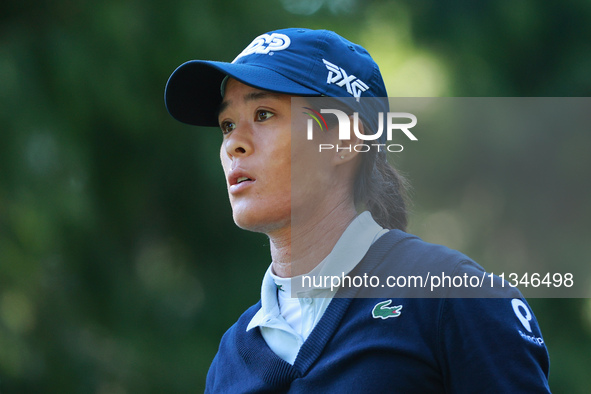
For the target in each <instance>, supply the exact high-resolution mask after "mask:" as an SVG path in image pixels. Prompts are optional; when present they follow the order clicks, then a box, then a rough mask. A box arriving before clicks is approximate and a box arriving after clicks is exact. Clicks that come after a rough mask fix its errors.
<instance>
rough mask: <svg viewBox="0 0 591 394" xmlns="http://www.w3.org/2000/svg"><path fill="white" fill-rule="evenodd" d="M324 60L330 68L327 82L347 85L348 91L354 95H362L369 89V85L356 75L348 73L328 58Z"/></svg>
mask: <svg viewBox="0 0 591 394" xmlns="http://www.w3.org/2000/svg"><path fill="white" fill-rule="evenodd" d="M322 61H323V62H324V65H326V68H327V69H328V77H327V78H326V83H327V84H329V85H330V84H331V83H336V84H337V86H341V87H342V86H345V85H347V92H348V93H349V94H350V95H351V96H353V97H361V93H363V92H365V91H366V90H368V89H369V86H367V85H366V84H365V82H363V81H362V80H361V79H359V78H357V77H356V76H355V75H353V74H351V75H347V72H346V71H345V70H343V68H342V67H339V66H337V65H336V64H332V63H331V62H329V61H328V60H326V59H322Z"/></svg>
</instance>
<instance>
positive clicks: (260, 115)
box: [256, 109, 275, 122]
mask: <svg viewBox="0 0 591 394" xmlns="http://www.w3.org/2000/svg"><path fill="white" fill-rule="evenodd" d="M273 116H275V114H274V113H273V112H271V111H267V110H264V109H261V110H258V111H257V114H256V121H257V122H262V121H264V120H267V119H269V118H271V117H273Z"/></svg>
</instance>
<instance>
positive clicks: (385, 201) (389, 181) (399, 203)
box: [353, 149, 408, 231]
mask: <svg viewBox="0 0 591 394" xmlns="http://www.w3.org/2000/svg"><path fill="white" fill-rule="evenodd" d="M406 190H407V182H406V180H405V179H404V177H402V175H400V174H399V173H398V171H396V169H395V168H394V167H392V165H391V164H390V163H389V162H388V158H387V155H386V153H385V152H378V151H377V150H374V149H372V150H370V151H369V152H364V153H363V154H362V155H361V164H360V166H359V169H358V171H357V175H356V177H355V183H354V186H353V192H354V198H355V205H357V206H363V207H365V208H366V209H367V210H368V211H370V212H371V215H372V216H373V218H374V220H375V221H376V222H377V223H378V224H379V225H380V226H382V227H384V228H388V229H399V230H402V231H406V226H407V224H408V219H407V203H406Z"/></svg>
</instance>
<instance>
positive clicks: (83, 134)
mask: <svg viewBox="0 0 591 394" xmlns="http://www.w3.org/2000/svg"><path fill="white" fill-rule="evenodd" d="M590 22H591V3H589V2H588V1H584V0H568V1H557V0H551V1H546V2H543V3H539V2H534V1H532V0H516V1H480V2H473V1H468V0H455V1H446V2H439V1H428V0H415V1H390V0H373V1H367V2H362V1H360V0H306V1H297V0H281V1H273V0H252V1H247V2H245V1H236V0H218V1H205V0H203V1H195V0H194V1H188V0H170V1H166V2H165V1H162V0H144V1H139V0H127V1H119V0H99V1H96V2H91V1H83V0H79V1H71V0H52V1H49V0H38V1H35V2H33V1H26V0H25V1H23V0H20V1H17V0H3V2H2V3H1V5H0V124H1V125H2V131H1V133H0V391H1V392H2V393H29V392H30V393H42V392H51V393H53V392H59V393H101V394H102V393H135V392H143V393H150V392H155V393H156V392H199V391H202V389H203V386H204V381H205V374H206V372H207V368H208V366H209V363H210V362H211V359H212V358H213V356H214V354H215V352H216V349H217V345H218V343H219V339H220V338H221V335H222V334H223V332H224V331H225V330H226V329H227V328H228V327H229V326H230V325H231V324H232V323H233V322H234V321H235V320H236V318H237V317H238V316H239V314H240V313H241V312H242V311H243V310H244V309H245V308H246V307H247V306H249V305H251V304H253V303H254V302H256V301H257V300H258V298H259V289H260V287H259V286H260V279H261V278H262V275H263V273H264V271H265V269H266V267H267V265H268V264H269V262H270V257H269V255H268V241H267V240H266V238H265V237H264V236H262V235H259V234H251V233H247V232H244V231H241V230H239V229H237V228H236V227H235V225H234V224H233V222H232V219H231V214H230V207H229V204H228V202H227V197H226V191H225V186H224V181H223V176H222V172H221V169H220V167H219V165H218V160H219V159H218V151H217V149H218V146H219V142H220V136H219V133H216V132H215V131H211V130H199V129H196V128H192V127H188V126H185V125H182V124H179V123H177V122H175V121H174V120H173V119H172V118H170V117H169V116H168V114H167V113H166V110H165V108H164V105H163V99H162V96H163V89H164V85H165V83H166V80H167V78H168V76H169V75H170V73H171V72H172V71H173V70H174V68H175V67H177V66H178V65H179V64H181V63H182V62H184V61H186V60H189V59H193V58H200V59H216V60H228V61H229V60H231V59H233V58H234V56H235V55H236V54H237V53H238V52H239V51H240V50H241V49H242V48H243V47H244V46H245V45H247V44H248V43H249V42H250V40H251V39H252V38H254V37H255V36H257V35H258V34H261V33H263V32H266V31H269V30H272V29H276V28H282V27H289V26H302V27H309V28H327V29H331V30H335V31H337V32H339V33H340V34H342V35H344V36H345V37H347V38H349V39H351V40H352V41H357V42H359V43H361V44H362V45H364V46H366V47H368V48H369V50H370V52H372V53H373V54H374V57H375V58H376V60H377V62H378V64H380V65H383V69H384V74H385V75H386V80H387V83H388V80H390V81H391V82H389V85H388V88H389V90H390V94H391V95H397V96H421V95H424V96H429V95H440V96H589V93H590V92H591V73H590V72H589V70H591V41H590V40H589V37H591V23H590ZM397 75H398V77H397ZM400 76H403V78H400ZM397 78H398V79H397ZM392 81H394V82H392ZM405 83H406V84H405ZM413 87H415V88H413ZM454 141H455V142H457V139H454V136H449V140H447V141H442V144H446V145H444V146H445V147H446V149H442V150H440V151H439V152H440V153H439V154H435V155H434V153H433V152H423V153H421V152H418V151H419V149H417V152H415V156H413V157H410V158H408V159H406V158H404V157H403V158H401V163H400V166H401V167H402V169H403V171H405V172H406V173H408V174H409V175H410V178H411V181H412V183H413V185H414V194H413V195H414V201H415V205H414V214H413V218H412V220H411V221H412V223H413V227H412V229H413V231H416V232H417V233H418V234H420V235H425V236H428V235H429V234H430V233H429V232H428V230H425V228H426V227H428V225H429V223H432V222H430V221H429V220H427V219H429V218H431V219H433V218H435V219H437V218H440V219H441V217H442V216H441V215H439V216H437V215H438V214H439V213H441V212H447V213H450V212H451V214H448V215H447V216H445V215H444V216H443V218H446V217H447V218H450V217H451V218H455V219H454V220H456V221H458V220H459V221H462V220H464V221H465V220H466V218H467V217H470V216H471V215H472V214H473V212H472V211H470V209H468V210H466V209H464V208H465V207H466V205H465V204H464V205H462V204H460V202H461V201H466V200H468V201H469V200H470V199H478V198H481V197H482V196H484V198H489V199H491V200H490V201H491V204H492V205H493V206H495V207H496V208H495V210H494V215H493V217H491V215H488V216H486V215H484V216H477V217H483V218H488V219H491V220H489V221H486V222H482V221H481V222H477V221H476V222H474V223H471V222H469V221H468V222H467V223H469V224H470V226H469V228H470V229H472V227H471V226H474V227H478V229H476V228H475V230H474V231H478V234H481V237H477V240H475V241H474V243H472V244H468V245H463V246H464V247H465V248H466V249H467V250H465V251H466V252H468V253H469V254H471V255H472V256H473V257H474V258H475V259H476V260H477V261H481V262H482V260H485V261H486V259H487V258H488V257H487V256H489V257H490V255H489V254H487V248H489V249H490V248H492V249H493V250H495V249H503V248H504V246H505V245H506V244H507V241H509V243H511V242H512V241H514V240H517V241H515V242H517V243H518V244H519V245H520V249H519V250H522V251H523V250H525V254H526V255H527V256H526V257H527V258H530V259H536V258H538V257H542V258H545V259H553V260H555V261H557V262H559V261H560V260H561V259H568V260H570V259H580V260H581V261H589V247H588V241H587V239H588V238H589V235H590V234H589V233H590V230H589V228H588V223H589V219H591V213H590V205H589V194H590V193H589V191H590V187H591V186H590V185H589V179H591V176H590V175H591V174H590V172H591V163H590V159H589V154H588V152H587V150H588V149H587V147H588V146H589V144H590V143H591V135H589V134H582V135H572V134H561V133H560V131H559V130H558V131H557V132H556V134H553V135H545V136H544V135H541V136H539V138H538V139H536V140H535V141H531V144H530V143H528V141H525V143H522V144H520V145H517V146H514V145H513V144H512V140H511V138H507V137H506V136H505V137H502V136H500V137H499V138H498V139H497V138H496V137H495V136H494V135H487V134H484V133H475V134H474V136H473V137H471V138H470V140H469V141H468V142H467V143H465V144H463V145H462V144H454ZM538 164H539V165H538ZM542 164H543V165H542ZM482 190H484V192H482ZM491 196H492V197H491ZM499 200H500V201H504V202H505V203H504V204H500V205H495V204H496V203H495V201H496V202H498V201H499ZM487 201H488V200H487ZM483 206H485V207H486V205H482V204H481V205H480V207H481V210H482V209H485V208H482V207H483ZM481 213H482V212H481ZM434 215H435V216H434ZM493 219H494V220H493ZM436 222H437V221H436ZM445 223H446V222H444V225H445ZM448 224H449V223H448ZM482 229H485V230H486V231H483V230H482ZM507 231H508V232H507ZM423 233H424V234H423ZM499 234H505V238H500V239H499V238H495V237H494V236H492V237H491V235H499ZM451 242H452V243H453V239H452V240H451ZM450 246H452V247H453V246H454V245H450ZM513 250H516V249H515V248H513V249H511V248H509V252H507V256H509V257H510V256H511V253H510V252H511V251H513ZM493 254H494V253H493ZM485 261H484V262H483V265H485V266H486V263H485ZM530 302H531V304H532V306H533V308H534V311H535V312H536V315H537V317H538V320H539V321H540V324H541V326H542V329H543V332H544V335H545V340H546V342H547V344H548V348H549V349H550V354H551V361H552V363H551V386H552V388H553V391H554V392H558V393H561V392H568V393H584V392H588V390H589V387H591V376H590V375H589V374H588V369H589V367H591V356H590V355H591V305H590V303H589V300H562V299H534V300H530Z"/></svg>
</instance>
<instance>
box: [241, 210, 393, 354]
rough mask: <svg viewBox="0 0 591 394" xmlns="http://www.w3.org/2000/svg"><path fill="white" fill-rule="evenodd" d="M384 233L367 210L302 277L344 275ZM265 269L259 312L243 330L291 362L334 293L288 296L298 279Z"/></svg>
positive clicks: (321, 290) (326, 290)
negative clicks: (254, 332)
mask: <svg viewBox="0 0 591 394" xmlns="http://www.w3.org/2000/svg"><path fill="white" fill-rule="evenodd" d="M387 231H388V230H385V229H383V228H382V227H381V226H380V225H379V224H377V223H376V222H375V221H374V220H373V218H372V216H371V213H369V211H365V212H363V213H362V214H360V215H359V216H357V217H356V218H355V219H354V220H353V221H352V222H351V224H349V226H348V227H347V229H346V230H345V232H343V234H342V235H341V237H340V238H339V240H338V241H337V243H336V245H335V246H334V248H333V249H332V251H331V252H330V253H329V254H328V256H326V258H325V259H324V260H322V262H321V263H320V264H318V265H317V266H316V267H315V268H314V269H313V270H312V271H310V272H309V273H308V274H306V276H310V277H313V276H321V277H325V276H339V277H340V276H341V275H347V274H348V273H349V272H351V270H353V268H355V266H356V265H357V264H359V262H360V261H361V259H363V256H365V254H366V253H367V251H368V250H369V248H370V246H371V245H372V244H373V243H374V242H375V241H376V240H377V239H378V238H379V237H381V236H382V235H383V234H385V233H386V232H387ZM271 267H272V265H270V266H269V268H268V269H267V272H266V273H265V276H264V277H263V284H262V286H261V309H260V310H259V311H258V312H257V313H256V314H255V315H254V316H253V318H252V320H251V321H250V323H249V325H248V327H247V328H246V331H249V330H251V329H253V328H255V327H259V329H260V330H261V335H262V336H263V338H264V339H265V341H266V342H267V345H269V347H270V348H271V350H273V351H274V352H275V354H277V355H278V356H279V357H281V358H282V359H283V360H285V361H287V362H288V363H290V364H292V365H293V363H294V361H295V359H296V357H297V355H298V352H299V350H300V348H301V347H302V344H303V343H304V341H305V340H306V339H307V338H308V336H309V335H310V333H311V332H312V330H313V329H314V327H315V326H316V324H317V323H318V321H320V318H321V317H322V315H323V314H324V311H326V308H327V307H328V304H330V301H331V300H332V297H333V296H334V294H335V293H336V290H333V291H331V289H330V287H328V288H319V287H314V288H313V289H311V290H305V291H300V292H298V293H297V297H295V298H292V297H291V295H292V294H291V285H292V283H298V282H294V281H298V280H300V281H301V280H302V279H301V277H300V276H298V277H294V278H280V277H278V276H276V275H275V274H274V273H273V271H272V268H271Z"/></svg>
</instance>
